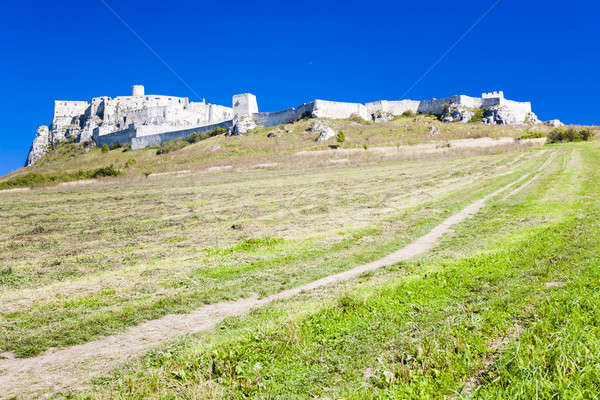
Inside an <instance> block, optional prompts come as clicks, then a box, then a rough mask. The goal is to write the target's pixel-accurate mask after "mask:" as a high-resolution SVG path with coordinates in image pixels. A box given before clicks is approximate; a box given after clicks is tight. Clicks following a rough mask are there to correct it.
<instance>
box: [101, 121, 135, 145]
mask: <svg viewBox="0 0 600 400" xmlns="http://www.w3.org/2000/svg"><path fill="white" fill-rule="evenodd" d="M102 133H103V132H102V128H101V127H100V128H96V129H94V134H93V136H92V138H93V139H94V141H95V142H96V146H98V147H102V146H104V145H105V144H107V145H111V144H123V143H127V142H131V139H133V137H134V136H135V128H134V127H133V125H132V126H131V127H129V128H127V129H125V130H122V131H117V132H110V133H107V134H102Z"/></svg>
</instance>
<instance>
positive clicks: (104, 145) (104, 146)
mask: <svg viewBox="0 0 600 400" xmlns="http://www.w3.org/2000/svg"><path fill="white" fill-rule="evenodd" d="M109 151H110V148H109V147H108V145H107V144H106V143H104V144H103V145H102V152H103V153H108V152H109Z"/></svg>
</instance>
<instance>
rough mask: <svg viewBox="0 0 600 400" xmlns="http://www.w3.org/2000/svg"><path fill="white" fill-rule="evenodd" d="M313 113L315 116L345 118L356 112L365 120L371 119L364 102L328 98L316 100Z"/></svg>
mask: <svg viewBox="0 0 600 400" xmlns="http://www.w3.org/2000/svg"><path fill="white" fill-rule="evenodd" d="M312 114H313V116H314V117H315V118H331V119H344V118H350V116H352V115H353V114H354V115H358V116H359V117H361V118H363V119H365V120H368V119H370V115H369V113H368V112H367V107H365V105H364V104H360V103H342V102H338V101H327V100H315V102H314V109H313V112H312Z"/></svg>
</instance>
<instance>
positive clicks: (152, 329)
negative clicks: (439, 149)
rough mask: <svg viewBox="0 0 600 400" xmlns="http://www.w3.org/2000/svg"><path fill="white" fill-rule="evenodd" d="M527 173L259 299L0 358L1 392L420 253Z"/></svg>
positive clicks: (51, 385)
mask: <svg viewBox="0 0 600 400" xmlns="http://www.w3.org/2000/svg"><path fill="white" fill-rule="evenodd" d="M550 157H551V156H550ZM549 159H550V158H549ZM549 159H548V161H549ZM548 161H546V163H547V162H548ZM544 165H546V164H544ZM542 168H543V166H542ZM542 168H540V170H541V169H542ZM538 171H539V170H538ZM529 175H530V174H525V175H523V176H522V177H520V178H519V179H517V180H516V181H514V182H512V183H510V184H508V185H506V186H505V187H503V188H501V189H499V190H497V191H495V192H494V193H491V194H489V195H487V196H485V197H483V198H482V199H479V200H477V201H476V202H474V203H472V204H470V205H468V206H467V207H465V208H464V209H463V210H461V211H460V212H459V213H457V214H455V215H452V216H451V217H449V218H447V219H446V220H445V221H443V222H442V223H441V224H439V225H438V226H436V227H435V228H433V229H432V230H431V231H430V232H429V233H427V234H426V235H424V236H421V237H420V238H418V239H417V240H415V241H414V242H412V243H411V244H409V245H407V246H406V247H404V248H402V249H400V250H398V251H396V252H394V253H392V254H389V255H388V256H386V257H384V258H382V259H379V260H377V261H373V262H370V263H368V264H364V265H360V266H358V267H355V268H353V269H351V270H348V271H344V272H341V273H339V274H335V275H331V276H328V277H325V278H322V279H319V280H316V281H314V282H311V283H308V284H306V285H302V286H300V287H297V288H294V289H289V290H285V291H283V292H280V293H276V294H274V295H271V296H268V297H264V298H262V299H259V298H258V297H253V298H245V299H240V300H237V301H231V302H222V303H217V304H210V305H207V306H204V307H201V308H198V309H196V310H195V311H193V312H191V313H188V314H171V315H166V316H164V317H162V318H159V319H156V320H153V321H148V322H145V323H142V324H140V325H138V326H135V327H133V328H131V329H129V330H127V331H125V332H123V333H120V334H117V335H114V336H109V337H106V338H103V339H100V340H97V341H93V342H88V343H84V344H80V345H75V346H70V347H67V348H64V349H58V350H54V351H52V350H49V351H47V352H46V353H45V354H43V355H41V356H38V357H32V358H8V359H3V360H0V397H2V398H5V397H10V396H15V395H20V396H23V397H37V396H41V395H43V394H46V393H52V392H56V391H59V390H63V389H67V388H82V387H85V386H87V385H89V379H90V378H92V377H94V376H97V375H99V374H102V373H106V371H108V370H110V369H112V368H115V367H118V366H119V365H122V364H124V363H125V362H127V361H128V360H130V359H131V358H132V357H135V356H137V355H140V354H141V353H143V352H144V351H146V350H148V349H150V348H153V347H156V346H158V345H160V344H161V343H164V342H166V341H169V340H172V339H174V338H175V337H177V336H180V335H184V334H190V333H196V332H200V331H205V330H208V329H211V328H212V327H214V326H215V325H216V324H218V323H219V322H221V321H222V320H223V319H224V318H226V317H230V316H237V315H242V314H244V313H246V312H248V311H249V310H251V309H252V308H255V307H259V306H263V305H265V304H268V303H270V302H272V301H274V300H279V299H285V298H289V297H292V296H294V295H296V294H299V293H300V292H304V291H310V290H312V289H316V288H320V287H323V286H326V285H330V284H333V283H337V282H341V281H346V280H349V279H352V278H354V277H357V276H359V275H360V274H362V273H364V272H368V271H373V270H376V269H378V268H381V267H384V266H389V265H393V264H395V263H397V262H400V261H405V260H408V259H410V258H412V257H414V256H416V255H419V254H423V253H425V252H426V251H428V250H430V249H431V248H433V247H434V246H435V245H436V243H437V240H438V239H439V238H440V237H441V236H442V235H443V234H445V233H447V232H449V231H450V227H451V226H453V225H455V224H457V223H460V222H462V221H464V220H466V219H467V218H471V217H473V216H474V215H475V214H476V213H477V212H478V211H479V210H480V209H481V208H482V207H483V206H484V204H485V202H486V201H487V200H488V199H490V198H492V197H494V196H496V195H498V194H500V193H501V192H504V191H506V190H507V189H509V188H511V187H512V186H514V185H516V184H518V183H519V182H521V181H522V180H524V179H526V178H527V177H528V176H529Z"/></svg>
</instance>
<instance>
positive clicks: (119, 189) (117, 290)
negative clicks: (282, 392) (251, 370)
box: [0, 151, 544, 357]
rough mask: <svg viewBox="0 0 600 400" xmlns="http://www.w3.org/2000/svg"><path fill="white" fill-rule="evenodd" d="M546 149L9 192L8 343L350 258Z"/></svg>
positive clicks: (307, 277)
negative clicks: (423, 160) (424, 164)
mask: <svg viewBox="0 0 600 400" xmlns="http://www.w3.org/2000/svg"><path fill="white" fill-rule="evenodd" d="M543 155H544V153H543V152H536V151H532V152H527V153H501V154H497V155H486V156H474V157H454V156H452V157H450V158H440V159H438V160H436V161H435V162H431V163H428V165H427V166H423V165H422V164H421V163H419V162H415V161H408V162H391V163H390V162H387V163H386V162H383V163H378V164H368V165H359V166H346V167H343V168H340V167H335V168H333V167H330V168H329V169H327V170H325V171H321V170H320V169H317V168H314V169H300V170H292V171H266V172H264V171H263V172H252V173H230V174H228V175H227V179H226V180H224V179H223V178H222V177H221V176H218V175H189V176H181V177H172V176H165V177H159V178H155V179H150V178H149V179H143V180H141V181H138V182H132V183H128V184H123V183H121V184H119V183H115V184H114V186H111V185H108V186H106V185H101V186H98V187H94V186H85V187H73V188H66V189H61V188H48V189H44V190H41V191H32V192H23V193H15V194H5V195H4V196H3V197H2V198H0V201H1V202H0V215H1V216H2V218H3V220H5V221H6V222H7V224H6V225H5V226H4V227H0V235H2V237H3V238H4V240H3V241H2V242H1V244H0V249H1V250H2V251H0V270H4V269H6V268H8V267H10V270H8V269H6V271H7V272H6V274H3V275H2V276H1V277H0V285H1V286H0V288H1V289H2V292H0V301H1V302H2V304H3V311H2V314H0V329H2V332H3V335H2V336H0V348H2V349H4V350H9V351H13V352H15V353H16V354H17V355H19V356H21V357H28V356H32V355H36V354H39V353H41V352H43V351H44V350H45V349H47V348H49V347H60V346H68V345H72V344H75V343H82V342H86V341H89V340H93V339H95V338H98V337H99V336H101V335H110V334H114V333H115V332H119V331H122V330H124V329H126V328H127V327H130V326H134V325H137V324H139V323H140V322H143V321H146V320H151V319H155V318H157V317H159V316H162V315H165V314H168V313H173V312H185V311H189V310H191V309H193V308H195V307H198V306H200V305H203V304H207V303H214V302H218V301H222V300H230V299H237V298H240V297H247V296H250V295H251V294H252V293H258V294H260V295H267V294H271V293H275V292H278V291H281V290H284V289H288V288H292V287H295V286H299V285H301V284H303V283H306V282H310V281H312V280H315V279H318V278H320V277H323V276H327V275H331V274H334V273H336V272H340V271H343V270H347V269H349V268H352V267H354V266H356V265H360V264H362V263H365V262H368V261H371V260H374V259H377V258H379V257H382V256H384V255H386V254H388V253H390V252H392V251H394V250H395V249H397V248H399V247H401V246H403V245H405V244H407V243H409V242H410V241H411V240H413V239H414V238H416V237H418V236H420V235H422V234H424V233H426V232H427V231H428V230H429V229H431V228H432V227H433V226H435V225H436V224H437V223H439V222H440V221H441V220H443V219H444V218H446V217H447V216H448V215H449V214H450V213H453V212H456V211H458V210H459V209H460V208H461V207H463V206H464V205H465V204H468V203H470V202H472V201H474V200H475V199H477V198H479V197H481V196H482V195H484V194H485V193H489V192H491V191H493V190H494V189H495V188H498V187H501V186H502V185H505V184H506V183H508V182H510V181H511V180H513V179H515V176H517V174H518V173H523V172H524V171H526V170H528V169H530V168H532V167H535V168H537V166H539V165H541V163H542V162H543V160H542V158H541V156H543ZM515 169H516V170H515ZM499 172H505V173H507V174H505V175H501V176H497V174H498V173H499ZM324 182H328V183H327V184H324ZM234 224H239V225H241V226H242V227H243V228H242V229H241V230H236V229H232V228H231V227H232V225H234ZM15 299H18V301H15Z"/></svg>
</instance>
